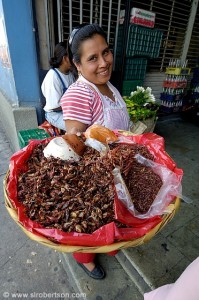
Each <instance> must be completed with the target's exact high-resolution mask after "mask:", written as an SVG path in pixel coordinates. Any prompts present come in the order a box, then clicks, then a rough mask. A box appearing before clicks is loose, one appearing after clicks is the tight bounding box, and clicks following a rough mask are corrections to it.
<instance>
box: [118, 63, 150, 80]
mask: <svg viewBox="0 0 199 300" xmlns="http://www.w3.org/2000/svg"><path fill="white" fill-rule="evenodd" d="M146 68H147V58H126V61H125V71H124V80H138V79H139V80H144V78H145V75H146Z"/></svg>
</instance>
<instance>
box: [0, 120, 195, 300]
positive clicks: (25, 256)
mask: <svg viewBox="0 0 199 300" xmlns="http://www.w3.org/2000/svg"><path fill="white" fill-rule="evenodd" d="M0 128H2V127H0ZM155 132H156V133H157V134H159V135H161V136H163V137H164V138H165V147H166V150H167V152H168V153H169V154H170V156H171V157H172V158H173V159H174V160H175V162H176V163H177V166H178V167H179V168H183V169H184V178H183V195H185V196H187V197H189V198H191V199H193V203H192V204H186V203H184V202H182V204H181V207H180V210H179V212H178V213H177V214H176V216H175V217H174V219H173V220H172V221H171V222H170V223H169V224H167V225H166V226H165V228H164V229H163V230H162V231H161V232H160V233H158V234H157V236H156V237H154V238H153V239H152V240H151V241H149V242H148V243H147V244H145V245H142V246H139V247H136V248H129V249H125V250H123V251H120V252H119V254H117V256H116V257H108V256H107V255H105V254H100V255H99V260H100V262H101V264H102V266H103V267H104V268H105V270H106V272H107V277H106V278H105V279H104V280H103V281H100V282H99V281H95V280H92V279H90V278H89V277H87V275H85V273H84V272H83V271H82V270H81V269H80V268H79V267H78V266H77V265H76V263H75V262H74V260H73V259H72V258H71V254H67V255H65V254H62V253H57V252H55V251H54V250H51V249H50V248H48V247H44V246H42V245H40V244H37V243H36V242H33V241H31V240H30V239H29V238H28V237H26V235H25V234H24V233H23V232H22V231H21V229H20V228H19V227H18V226H17V225H16V224H15V223H14V221H13V220H12V219H11V218H10V216H9V215H8V213H7V211H6V209H5V207H4V197H3V191H2V189H0V195H1V199H2V200H1V204H0V205H1V209H0V225H1V226H0V234H1V241H2V242H1V246H0V268H1V275H0V286H1V289H0V295H3V293H4V292H8V293H10V296H9V298H7V299H12V298H13V297H11V296H12V295H11V293H16V292H20V293H28V294H29V295H30V294H31V293H33V292H36V293H42V292H43V293H51V294H52V293H57V294H58V293H68V295H72V293H74V292H75V293H83V294H78V295H80V296H81V295H82V296H84V295H85V294H86V299H88V300H94V299H97V300H115V299H116V300H117V299H118V300H120V299H124V300H141V299H143V296H142V294H143V293H144V291H149V290H150V289H151V288H155V287H158V286H160V285H162V284H166V283H171V282H173V281H175V280H176V279H177V278H178V276H179V275H180V274H181V273H182V271H183V270H184V269H185V268H186V266H187V265H188V264H189V263H190V262H191V261H193V260H194V259H195V258H196V257H197V256H198V253H199V202H198V199H199V192H198V180H199V164H198V161H199V152H198V145H199V127H198V126H196V125H194V124H191V123H186V122H184V121H182V120H181V119H179V118H177V119H175V118H173V119H170V120H162V121H161V120H160V121H159V122H158V123H157V126H156V128H155ZM11 155H12V152H11V150H10V147H9V143H8V142H7V139H6V136H5V134H4V132H3V130H2V129H0V180H1V186H2V182H3V178H4V176H5V174H6V171H7V169H8V164H9V158H10V156H11ZM55 296H56V295H54V298H53V297H52V296H51V299H56V298H55ZM80 296H79V297H78V298H77V299H85V297H80ZM0 299H3V297H2V296H0ZM22 299H23V298H22ZM24 299H25V298H24ZM34 299H41V297H39V296H38V297H37V298H36V297H35V298H34ZM59 299H62V298H59ZM68 299H76V298H74V297H73V298H69V297H68Z"/></svg>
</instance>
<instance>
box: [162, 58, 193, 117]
mask: <svg viewBox="0 0 199 300" xmlns="http://www.w3.org/2000/svg"><path fill="white" fill-rule="evenodd" d="M186 66H187V61H186V62H182V61H181V60H180V59H171V60H170V62H169V67H168V68H166V72H165V74H166V78H165V80H164V82H163V91H162V93H161V95H160V100H161V111H162V112H166V113H173V112H179V111H180V109H181V107H182V105H183V97H184V95H185V89H186V87H187V81H188V76H189V75H190V71H191V69H190V68H187V67H186Z"/></svg>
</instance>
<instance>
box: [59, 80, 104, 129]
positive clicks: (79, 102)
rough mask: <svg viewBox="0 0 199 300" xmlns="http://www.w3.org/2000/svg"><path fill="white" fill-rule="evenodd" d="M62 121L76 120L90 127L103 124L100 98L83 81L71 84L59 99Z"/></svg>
mask: <svg viewBox="0 0 199 300" xmlns="http://www.w3.org/2000/svg"><path fill="white" fill-rule="evenodd" d="M61 106H62V111H63V119H64V120H76V121H79V122H81V123H84V124H87V125H92V124H94V123H98V124H103V121H104V119H103V118H104V117H103V106H102V102H101V99H100V96H99V95H98V93H97V92H96V91H94V90H93V89H91V88H90V87H89V86H88V85H87V84H86V83H84V82H83V81H76V82H75V83H73V84H72V85H71V86H70V87H69V88H68V90H67V91H66V93H65V94H64V95H63V97H62V98H61Z"/></svg>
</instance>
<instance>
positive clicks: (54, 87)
mask: <svg viewBox="0 0 199 300" xmlns="http://www.w3.org/2000/svg"><path fill="white" fill-rule="evenodd" d="M66 48H67V44H66V43H65V42H61V43H59V44H57V45H56V46H55V51H54V56H53V57H52V58H51V59H50V61H49V63H50V65H51V67H52V68H51V69H50V70H49V71H48V73H47V74H46V76H45V78H44V80H43V83H42V86H41V89H42V93H43V95H44V97H45V98H46V104H45V106H44V110H45V117H46V120H47V121H48V122H49V123H50V124H52V125H53V126H55V127H57V128H59V129H62V130H65V122H64V121H63V113H62V109H61V106H60V99H61V97H62V95H63V94H64V92H65V91H66V90H67V88H68V87H69V86H70V85H71V84H72V83H73V82H74V81H75V78H74V75H73V74H72V72H71V71H70V69H71V63H70V61H69V58H68V53H67V50H66Z"/></svg>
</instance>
